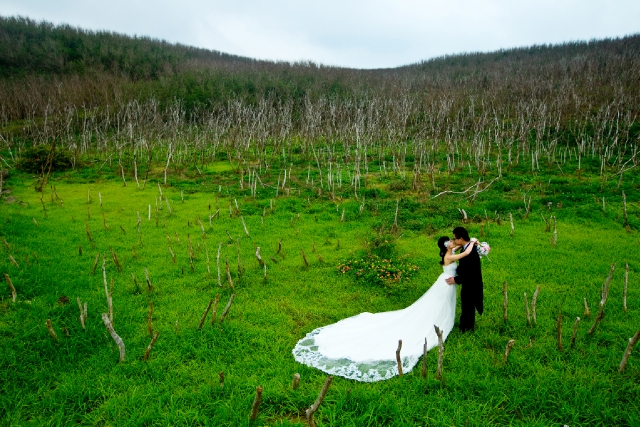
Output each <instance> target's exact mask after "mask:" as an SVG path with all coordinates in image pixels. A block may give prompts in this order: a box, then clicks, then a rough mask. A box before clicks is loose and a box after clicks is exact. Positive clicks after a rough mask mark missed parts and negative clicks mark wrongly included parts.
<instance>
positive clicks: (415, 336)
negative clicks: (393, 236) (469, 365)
mask: <svg viewBox="0 0 640 427" xmlns="http://www.w3.org/2000/svg"><path fill="white" fill-rule="evenodd" d="M456 267H457V265H456V264H455V263H451V264H449V265H447V266H444V267H443V270H444V272H443V273H442V274H441V275H440V277H438V279H437V280H436V282H435V283H434V284H433V286H431V287H430V288H429V290H428V291H427V292H425V294H424V295H422V296H421V297H420V298H419V299H418V300H417V301H416V302H414V303H413V304H411V305H410V306H409V307H407V308H405V309H402V310H395V311H387V312H383V313H360V314H358V315H356V316H353V317H349V318H347V319H343V320H340V321H339V322H337V323H334V324H332V325H328V326H323V327H321V328H318V329H315V330H313V331H311V332H309V333H308V334H307V335H306V336H305V337H304V338H303V339H301V340H300V341H298V343H297V344H296V346H295V347H294V349H293V356H294V358H295V359H296V360H297V361H298V362H300V363H304V364H305V365H309V366H312V367H314V368H318V369H320V370H322V371H324V372H326V373H328V374H330V375H338V376H341V377H344V378H348V379H353V380H357V381H365V382H374V381H382V380H386V379H389V378H391V377H393V376H394V375H398V363H397V362H396V350H397V349H398V340H402V349H401V351H400V357H401V359H402V372H403V373H407V372H409V371H411V370H412V369H413V367H414V366H415V365H416V363H418V360H419V359H420V357H421V356H422V354H423V350H424V349H423V346H424V342H425V338H426V339H427V349H431V348H433V347H434V346H436V345H437V344H438V336H437V335H436V332H435V328H434V325H436V326H438V327H439V328H440V329H441V330H442V338H443V340H444V339H446V338H447V336H448V335H449V332H451V329H453V321H454V318H455V312H456V286H455V285H448V284H447V282H445V279H446V278H448V277H453V276H455V275H456Z"/></svg>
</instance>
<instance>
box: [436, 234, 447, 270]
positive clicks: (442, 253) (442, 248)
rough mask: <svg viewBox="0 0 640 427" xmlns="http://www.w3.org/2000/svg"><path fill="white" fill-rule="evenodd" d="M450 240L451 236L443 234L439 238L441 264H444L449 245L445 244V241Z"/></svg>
mask: <svg viewBox="0 0 640 427" xmlns="http://www.w3.org/2000/svg"><path fill="white" fill-rule="evenodd" d="M448 241H449V237H447V236H442V237H441V238H439V239H438V247H439V248H440V258H442V259H441V260H440V265H444V256H445V254H446V253H447V247H446V246H445V245H444V243H445V242H448Z"/></svg>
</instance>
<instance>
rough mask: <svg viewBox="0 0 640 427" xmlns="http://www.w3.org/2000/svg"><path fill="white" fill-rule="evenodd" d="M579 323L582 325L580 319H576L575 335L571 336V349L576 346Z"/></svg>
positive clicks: (574, 325)
mask: <svg viewBox="0 0 640 427" xmlns="http://www.w3.org/2000/svg"><path fill="white" fill-rule="evenodd" d="M578 323H580V318H579V317H576V321H575V322H574V324H573V333H572V334H571V348H574V347H575V346H576V336H577V335H578Z"/></svg>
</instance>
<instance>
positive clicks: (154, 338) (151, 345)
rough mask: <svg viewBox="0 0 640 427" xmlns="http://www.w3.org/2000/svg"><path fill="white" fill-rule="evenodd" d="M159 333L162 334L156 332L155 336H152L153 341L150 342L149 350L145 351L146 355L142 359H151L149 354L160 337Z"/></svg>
mask: <svg viewBox="0 0 640 427" xmlns="http://www.w3.org/2000/svg"><path fill="white" fill-rule="evenodd" d="M158 335H160V332H156V334H155V335H154V336H153V338H151V343H149V346H148V347H147V350H146V351H145V352H144V357H143V358H142V360H147V359H149V354H150V353H151V350H152V349H153V346H154V345H155V343H156V340H157V339H158Z"/></svg>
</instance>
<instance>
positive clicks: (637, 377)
mask: <svg viewBox="0 0 640 427" xmlns="http://www.w3.org/2000/svg"><path fill="white" fill-rule="evenodd" d="M229 169H230V168H229V167H228V164H225V163H218V164H216V165H215V166H211V167H209V168H208V169H206V170H203V172H204V174H205V176H204V177H203V178H199V177H198V178H196V177H195V174H194V177H191V178H189V177H185V176H181V177H180V178H172V177H171V176H170V177H169V183H168V184H167V185H162V186H161V191H162V195H163V196H164V198H161V196H160V190H159V187H158V182H160V183H162V179H161V177H160V175H158V176H153V177H152V178H151V179H150V181H149V182H148V184H147V185H146V188H145V189H144V190H142V189H139V188H138V187H137V186H136V185H135V182H133V181H132V180H131V179H130V178H128V185H127V186H126V187H123V184H122V180H121V179H119V178H118V177H117V176H115V173H116V172H115V167H114V172H113V173H111V172H107V171H106V169H105V170H103V171H98V170H97V167H94V168H93V169H85V170H80V171H74V172H68V173H65V174H58V175H55V176H54V177H53V179H52V180H51V181H50V182H49V184H48V185H47V187H46V189H45V191H44V192H43V193H36V192H35V191H34V190H33V185H32V181H33V177H32V176H29V175H26V174H21V173H18V172H16V173H12V175H11V178H10V179H9V181H7V182H5V188H6V187H9V188H11V189H12V193H11V194H5V195H4V196H3V198H2V199H1V200H0V202H1V203H0V238H3V239H6V242H7V244H8V246H7V245H2V249H1V251H2V256H1V257H0V268H1V270H2V273H6V274H8V276H9V277H10V279H11V281H12V283H13V284H14V286H15V288H16V290H17V301H16V302H12V298H11V292H10V290H9V287H8V286H7V285H6V284H5V285H3V287H2V292H0V342H1V343H2V349H3V351H2V353H1V354H0V366H1V369H0V376H1V377H0V378H1V379H0V390H1V391H2V394H1V397H0V420H1V421H0V424H2V425H11V426H14V425H15V426H21V425H71V424H81V425H99V426H109V425H211V426H236V425H248V424H250V422H249V418H248V417H249V413H250V410H251V405H252V402H253V399H254V395H255V390H256V387H257V386H262V387H263V389H264V391H263V395H262V399H263V401H262V404H261V406H260V414H259V416H258V419H257V420H256V422H255V425H278V426H299V425H306V420H305V418H304V411H305V409H306V408H308V407H309V406H310V405H311V404H312V403H313V402H314V400H315V399H316V397H317V395H318V393H319V391H320V389H321V387H322V384H323V383H324V380H325V377H326V376H325V374H324V373H322V372H320V371H318V370H315V369H312V368H308V367H307V366H304V365H301V364H299V363H297V362H295V361H294V359H293V356H292V354H291V350H292V348H293V346H294V345H295V343H296V342H297V340H299V339H300V338H302V337H304V335H305V334H306V333H307V332H310V331H311V330H313V329H315V328H317V327H319V326H322V325H325V324H328V323H333V322H335V321H338V320H340V319H342V318H345V317H348V316H351V315H355V314H357V313H360V312H363V311H369V312H379V311H386V310H394V309H399V308H403V307H406V306H408V305H409V304H411V303H412V302H413V301H415V300H416V299H417V298H418V297H419V296H420V295H422V294H423V293H424V292H425V291H426V290H427V289H428V288H429V286H430V285H431V284H432V283H433V282H434V281H435V279H436V278H437V277H438V275H439V274H440V272H441V267H440V265H439V264H438V261H439V258H438V250H437V247H436V240H437V238H438V237H439V236H441V235H451V230H452V228H453V226H454V225H458V224H461V219H460V218H461V216H460V213H459V211H458V208H462V209H465V210H466V212H467V214H468V216H469V218H470V221H469V222H468V223H467V224H466V226H467V227H468V228H469V230H470V234H471V235H472V236H477V237H480V238H481V240H486V241H488V242H489V243H490V244H491V246H492V252H491V254H490V261H489V260H484V261H483V274H484V281H485V314H484V315H483V316H482V317H481V318H479V319H478V321H477V328H476V331H475V332H474V333H468V334H464V335H462V334H460V333H459V332H458V330H457V329H454V331H453V332H452V333H451V335H450V336H449V337H448V339H447V341H446V342H445V356H444V380H443V381H442V382H440V381H437V380H436V379H435V375H434V374H435V369H436V364H437V351H431V352H430V353H429V354H428V357H427V359H428V360H427V363H428V378H427V379H425V378H422V377H421V376H420V369H419V367H416V369H414V371H413V372H410V373H408V374H405V375H404V376H403V377H395V378H393V379H391V380H389V381H385V382H380V383H373V384H367V383H358V382H353V381H349V380H344V379H342V378H339V377H336V378H334V379H333V383H332V385H331V387H330V389H329V391H328V393H327V396H326V398H325V400H324V402H323V403H322V405H321V406H320V408H319V410H318V412H316V415H315V417H314V419H315V421H316V423H317V424H318V425H322V426H346V425H356V426H364V425H372V426H374V425H398V426H399V425H425V426H426V425H432V426H433V425H442V426H454V425H455V426H478V425H531V426H552V425H565V424H566V425H569V426H579V425H582V426H612V425H640V349H636V350H635V352H634V353H632V355H631V358H630V360H629V364H628V366H627V368H626V370H625V371H624V372H623V373H618V365H619V363H620V360H621V358H622V355H623V352H624V350H625V348H626V345H627V340H628V339H629V338H630V337H631V336H633V334H634V333H635V332H636V331H637V330H638V329H640V279H639V276H640V275H639V273H640V272H639V270H640V264H638V260H640V240H639V239H638V234H637V230H638V229H639V228H640V205H639V204H638V200H639V199H640V181H639V180H638V174H637V172H636V173H635V175H633V176H628V177H626V180H625V181H624V182H623V185H622V187H621V188H619V189H618V188H617V186H616V184H617V182H614V181H611V182H608V183H603V182H602V181H601V180H598V178H597V176H594V177H586V176H585V177H582V178H581V179H577V178H576V177H569V176H565V175H557V174H555V173H553V172H551V173H549V175H547V176H532V175H531V174H526V173H513V174H508V173H505V176H504V177H503V179H501V180H500V181H499V182H498V183H496V184H495V185H494V186H493V187H492V188H491V189H490V190H489V191H486V192H484V193H481V194H480V195H478V197H477V199H476V200H474V202H473V204H471V203H470V201H469V199H466V198H465V196H464V195H451V194H447V195H443V196H440V197H437V198H433V196H435V194H437V192H436V191H432V192H431V193H430V194H429V195H427V194H424V193H423V194H415V193H414V192H412V191H411V190H408V186H405V187H403V186H402V185H399V184H398V182H400V181H401V179H400V178H389V177H381V176H374V177H373V178H371V179H370V180H369V183H368V185H367V189H366V190H364V191H363V192H362V194H361V196H360V198H359V200H355V198H354V195H353V193H351V194H350V195H349V196H348V197H349V198H348V199H347V198H344V199H339V198H336V199H335V200H332V199H331V197H330V196H328V195H327V194H324V195H323V196H322V197H318V196H317V193H315V192H313V191H312V190H311V189H310V188H308V186H306V185H305V178H306V173H307V171H306V169H305V170H302V169H301V170H300V171H299V172H298V175H296V176H294V177H293V179H292V181H293V184H292V185H293V187H294V188H299V189H300V192H298V191H296V190H292V191H290V193H289V195H287V194H286V192H285V191H282V190H280V191H279V193H278V196H277V197H276V190H275V188H272V187H260V186H258V191H257V196H256V198H252V197H250V192H249V190H247V189H245V190H241V189H240V188H239V184H238V179H237V177H235V178H234V175H233V174H232V173H231V171H230V170H229ZM467 175H469V174H465V172H464V170H463V171H461V172H460V173H459V175H453V176H447V175H442V176H438V177H437V179H438V181H437V182H438V185H439V186H440V190H441V191H442V190H444V189H449V190H452V191H461V190H459V189H464V188H467V187H468V186H469V185H470V184H469V183H468V182H467V181H469V182H471V183H473V182H475V181H477V177H475V178H474V177H470V176H467ZM263 179H264V178H263ZM273 181H274V184H273V186H275V178H273ZM394 183H395V186H394ZM52 186H55V192H54V191H53V187H52ZM394 188H396V189H398V190H397V191H396V190H394ZM621 190H624V191H625V193H626V195H627V209H628V215H629V224H630V229H629V230H625V228H624V227H623V226H622V223H623V219H622V216H621V215H622V199H621V195H620V194H621ZM524 191H527V192H528V194H529V195H531V196H532V197H533V202H532V204H531V213H530V215H529V216H528V218H526V217H525V212H524V204H523V202H522V200H523V192H524ZM346 193H347V191H346V190H345V196H344V197H347V196H346ZM89 195H90V198H89ZM362 195H364V196H365V197H366V199H365V204H364V208H363V210H362V212H360V205H361V204H362ZM8 197H11V198H10V199H9V200H10V201H12V203H10V204H8V203H6V201H7V198H8ZM41 197H42V200H41V199H40V198H41ZM602 197H604V198H605V206H604V208H603V204H602ZM100 198H101V199H102V204H101V203H100ZM396 200H400V203H399V206H400V210H399V216H398V225H399V228H400V229H399V230H398V231H397V233H391V232H390V231H389V230H390V228H391V225H392V224H393V220H394V214H395V207H396ZM236 201H237V204H238V208H239V210H236V205H235V203H236ZM549 203H551V205H550V206H549V205H548V204H549ZM560 203H561V207H559V204H560ZM43 204H44V207H46V212H45V210H44V209H43ZM156 206H157V211H156ZM149 207H150V208H149ZM169 207H170V208H169ZM230 207H231V212H232V214H231V215H230ZM271 207H273V209H271ZM218 209H219V215H216V216H215V217H214V218H211V219H210V215H211V214H213V213H215V212H216V210H218ZM343 210H344V221H341V216H342V212H343ZM149 211H150V219H149ZM263 213H264V217H263ZM509 213H512V214H513V218H514V227H515V232H514V233H513V236H511V228H510V225H509ZM103 215H104V216H103ZM138 215H139V216H140V223H139V226H138ZM496 215H499V216H500V220H498V218H497V216H496ZM550 215H554V216H555V217H556V218H557V244H556V245H555V246H554V245H552V244H551V241H552V239H553V226H551V229H550V230H549V231H546V230H545V229H546V226H545V222H544V220H543V218H544V219H545V220H547V221H551V219H550ZM241 218H242V219H244V221H245V223H246V226H247V229H248V231H249V236H247V235H246V234H245V231H244V227H243V224H242V219H241ZM199 221H200V222H199ZM105 222H106V226H107V227H108V228H106V227H105ZM200 223H201V224H202V227H203V228H204V233H203V231H202V228H201V225H200ZM87 229H88V230H89V233H90V235H91V239H92V241H90V240H89V237H88V234H87V231H86V230H87ZM381 229H382V230H383V231H381ZM138 230H139V231H138ZM384 230H386V231H384ZM227 232H228V234H229V235H230V236H231V237H232V239H233V240H231V239H230V238H229V237H228V234H227ZM376 235H378V236H381V235H383V236H391V238H392V239H395V240H394V242H395V243H394V245H393V250H394V254H393V256H394V257H398V256H403V255H409V261H410V262H411V263H412V264H415V265H417V266H419V267H420V270H419V271H418V272H417V273H416V275H415V276H414V277H413V278H412V279H411V280H408V281H401V283H400V284H397V285H393V284H392V285H390V286H388V287H384V286H383V287H381V286H376V285H374V284H372V283H367V282H364V281H361V280H356V279H355V278H354V277H353V276H351V275H348V274H341V273H339V272H338V270H337V268H336V267H337V266H338V264H339V263H340V262H342V261H344V260H345V259H347V258H350V257H351V258H353V257H358V256H362V254H364V253H365V252H366V251H367V249H369V248H371V242H372V239H373V236H376ZM280 239H282V250H281V252H280V253H279V254H276V251H277V247H278V242H279V241H280ZM220 244H221V256H220V266H221V278H222V287H219V286H218V278H217V275H218V273H217V271H218V270H217V266H216V257H217V252H218V247H219V245H220ZM80 246H81V247H82V254H80V251H79V247H80ZM190 246H191V248H192V249H191V251H192V253H193V261H192V262H191V261H190V249H189V247H190ZM256 246H259V247H260V248H261V255H262V258H263V259H264V261H265V262H266V265H267V270H266V275H267V279H266V280H265V279H264V270H263V268H262V267H260V265H259V264H258V261H257V259H256V257H255V252H256ZM169 247H170V248H171V251H173V253H174V254H175V262H173V260H172V256H171V253H170V250H169ZM314 247H315V249H314ZM112 250H113V252H114V253H115V254H116V255H117V259H118V261H119V263H120V265H121V267H122V271H118V269H117V266H116V264H115V262H114V258H113V256H112ZM301 250H303V251H304V252H305V254H306V257H307V260H308V263H309V266H305V265H304V264H303V259H302V255H301ZM99 254H100V255H101V256H100V258H99V260H98V263H97V266H96V268H95V273H94V274H91V272H92V268H93V266H94V261H95V260H96V256H97V255H99ZM102 254H103V255H104V256H105V259H106V278H107V281H108V283H110V281H111V280H112V279H113V313H114V319H113V322H114V329H115V331H116V332H117V333H118V335H119V336H120V337H121V338H122V339H123V341H124V343H125V345H126V361H124V362H119V360H118V348H117V347H116V345H115V343H114V341H113V340H112V338H111V337H110V336H109V334H108V332H107V330H106V328H105V326H104V324H103V322H102V318H101V314H102V313H106V312H107V299H106V296H105V290H104V287H105V285H104V281H103V275H102ZM207 254H208V260H209V261H208V265H209V269H210V272H211V273H210V274H209V273H208V270H207ZM10 256H11V257H13V259H14V260H15V261H16V263H17V264H18V267H17V266H16V265H14V264H13V263H12V262H11V260H10ZM319 256H320V257H321V258H322V261H321V260H320V258H319ZM271 258H273V259H275V260H276V261H277V263H275V262H274V261H273V260H271ZM225 260H228V263H229V267H230V272H231V276H232V280H233V286H234V289H231V287H230V285H229V283H228V281H227V280H226V271H225ZM613 263H615V264H616V268H615V271H614V274H613V279H612V281H611V288H610V293H609V297H608V300H607V302H606V305H605V308H604V312H605V317H604V319H603V321H602V322H601V323H600V324H599V325H598V326H597V328H596V330H595V332H594V333H593V334H591V335H589V334H587V330H588V329H589V328H590V327H591V325H592V324H593V322H594V319H595V317H596V313H597V311H598V304H599V301H600V296H601V287H602V285H603V283H604V281H605V279H606V277H607V275H608V274H609V270H610V268H611V265H612V264H613ZM238 264H240V265H241V269H242V274H239V268H238ZM626 264H628V266H629V273H628V295H627V305H628V310H627V312H626V313H625V312H623V307H622V305H623V286H624V273H625V265H626ZM145 269H148V272H149V276H150V281H151V283H152V285H153V291H150V290H149V289H148V286H147V283H146V280H145ZM3 276H4V274H3ZM505 281H506V282H507V284H508V295H509V308H508V315H509V319H508V321H507V322H506V323H505V322H504V321H503V308H502V306H503V296H502V288H503V283H504V282H505ZM538 286H540V294H539V297H538V304H537V324H536V325H534V326H528V325H527V322H526V318H525V306H524V303H523V293H524V292H526V293H527V296H528V298H529V301H530V300H531V296H532V295H533V292H534V291H535V289H536V287H538ZM232 293H233V294H234V295H235V299H234V301H233V304H232V306H231V308H230V310H229V312H228V315H227V317H226V319H225V320H224V322H222V323H220V317H221V312H222V310H223V309H224V307H225V305H226V304H227V301H228V300H229V298H230V296H231V294H232ZM216 295H220V303H219V305H218V309H217V320H216V322H215V324H213V325H212V324H211V315H212V314H211V312H209V315H208V318H207V320H206V321H205V324H204V326H203V328H202V329H198V324H199V322H200V318H201V316H202V314H203V312H204V310H205V308H206V306H207V304H208V302H209V301H210V300H211V299H213V298H216ZM63 296H66V297H67V298H68V302H67V303H62V302H61V298H62V297H63ZM76 298H80V299H81V301H82V302H83V303H84V302H87V304H88V318H87V322H86V330H83V329H82V327H81V324H80V321H79V309H78V305H77V303H76ZM583 298H586V300H587V302H588V304H589V307H590V309H591V316H584V315H583V310H584V307H583ZM62 300H64V298H62ZM150 302H153V329H154V331H156V332H160V334H159V336H158V339H157V341H156V344H155V346H154V347H153V350H152V351H151V352H150V356H149V359H148V360H146V361H145V360H142V359H143V356H144V354H145V350H146V348H147V346H148V345H149V343H150V341H151V336H150V333H149V331H148V328H147V317H148V312H149V305H150ZM558 313H561V315H562V319H563V323H562V325H563V329H562V340H563V346H564V351H560V350H559V349H558V344H557V338H556V329H557V318H558ZM458 315H459V307H458ZM578 316H579V317H581V319H582V321H581V322H580V324H579V327H578V333H577V339H576V345H575V347H574V348H571V346H570V340H571V333H572V328H573V323H574V320H575V319H576V317H578ZM47 319H50V320H51V322H52V325H53V329H54V331H55V332H56V334H57V337H58V340H54V339H53V338H52V337H51V336H50V335H49V332H48V331H47V328H46V326H45V322H46V320H47ZM398 338H399V339H401V338H402V337H398ZM510 339H515V340H516V343H515V346H514V348H513V350H512V352H511V355H510V356H509V359H508V362H507V364H506V365H505V364H504V363H503V358H504V356H503V355H504V350H505V346H506V344H507V342H508V341H509V340H510ZM220 372H223V373H224V378H225V380H224V387H221V386H220V380H219V373H220ZM295 373H299V374H300V376H301V383H300V387H299V388H298V389H297V390H292V388H291V381H292V378H293V375H294V374H295Z"/></svg>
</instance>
